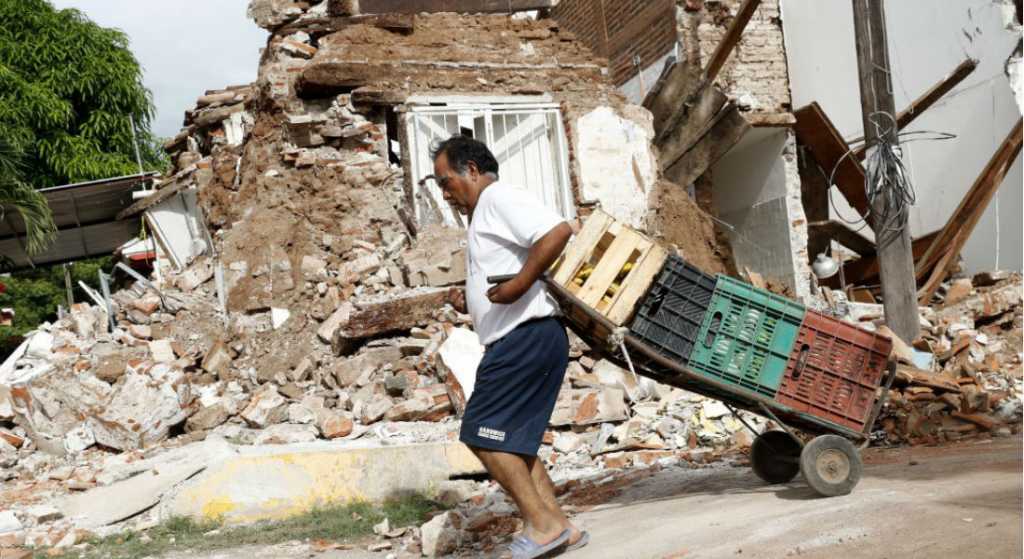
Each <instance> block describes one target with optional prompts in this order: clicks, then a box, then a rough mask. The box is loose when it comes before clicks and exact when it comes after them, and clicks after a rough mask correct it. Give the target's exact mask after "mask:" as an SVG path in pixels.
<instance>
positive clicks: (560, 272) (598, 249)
mask: <svg viewBox="0 0 1024 559" xmlns="http://www.w3.org/2000/svg"><path fill="white" fill-rule="evenodd" d="M667 257H668V252H667V250H666V249H664V248H663V247H661V246H659V245H658V244H657V243H655V242H654V241H652V240H651V239H649V238H648V237H646V236H644V235H643V234H641V233H638V232H636V231H634V230H633V229H631V228H629V227H627V226H625V225H623V224H621V223H618V222H616V221H615V220H614V219H613V218H612V217H611V216H610V215H608V214H606V213H604V212H602V211H600V210H597V211H595V212H594V213H593V214H591V215H590V217H588V218H587V220H586V222H585V223H584V224H583V227H582V229H581V230H580V232H579V233H578V234H577V235H576V236H575V237H574V238H573V240H572V241H571V242H570V243H569V246H567V247H566V250H565V252H564V254H563V256H562V258H561V259H560V260H559V261H558V262H557V263H556V264H555V266H553V268H552V271H551V278H552V280H553V281H554V282H555V283H557V284H559V285H561V286H563V287H564V288H565V289H566V290H568V291H569V292H570V293H572V294H573V295H574V296H576V297H577V298H579V299H580V300H581V301H583V302H584V303H586V304H587V305H588V306H590V307H591V308H593V309H595V310H596V311H597V312H598V313H600V314H602V315H603V316H605V317H607V318H608V319H609V320H611V321H612V322H613V323H615V324H616V325H622V324H624V323H626V322H627V321H628V320H629V319H630V318H631V317H632V315H633V311H634V309H635V307H636V305H637V303H638V302H639V300H640V298H641V297H643V295H644V294H645V293H646V292H647V289H648V288H649V287H650V285H651V283H652V282H653V281H654V279H655V277H656V276H657V274H658V272H660V271H661V268H662V266H663V265H664V263H665V260H666V258H667ZM627 263H631V264H632V268H631V269H630V271H629V272H628V273H626V274H625V276H624V277H623V278H622V279H621V280H620V281H619V283H618V284H617V289H616V290H615V292H614V293H613V294H612V295H611V297H610V298H609V299H606V296H607V294H608V290H609V288H611V287H612V285H613V284H614V283H615V281H616V279H619V276H620V274H621V273H622V269H623V267H624V266H625V265H626V264H627ZM585 266H591V267H592V268H593V269H592V271H591V272H590V275H589V277H587V279H586V280H584V281H583V282H582V285H579V284H577V283H575V278H576V277H577V275H578V274H579V273H580V271H581V270H582V269H583V268H584V267H585ZM569 313H570V315H571V314H572V310H571V309H570V310H569ZM570 318H572V317H571V316H570Z"/></svg>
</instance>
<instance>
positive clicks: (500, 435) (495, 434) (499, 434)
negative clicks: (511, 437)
mask: <svg viewBox="0 0 1024 559" xmlns="http://www.w3.org/2000/svg"><path fill="white" fill-rule="evenodd" d="M476 434H477V436H478V437H483V438H485V439H491V440H492V441H498V442H505V432H504V431H499V430H497V429H488V428H487V427H481V428H480V430H479V431H477V432H476Z"/></svg>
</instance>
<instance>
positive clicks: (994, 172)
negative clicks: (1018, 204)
mask: <svg viewBox="0 0 1024 559" xmlns="http://www.w3.org/2000/svg"><path fill="white" fill-rule="evenodd" d="M1020 150H1021V120H1018V121H1017V125H1016V126H1014V127H1013V129H1012V130H1010V133H1009V135H1007V136H1006V138H1005V139H1004V140H1003V143H1002V144H1000V145H999V148H998V149H997V150H996V152H995V153H994V154H993V155H992V157H991V158H990V159H989V161H988V163H986V164H985V167H984V168H983V169H982V170H981V173H980V174H979V175H978V177H977V178H976V179H974V184H972V185H971V188H970V189H969V190H968V191H967V194H965V195H964V197H963V199H961V200H960V204H959V205H958V206H957V208H956V210H954V211H953V214H952V215H951V216H950V217H949V220H948V221H947V222H946V225H944V226H943V227H942V229H940V230H939V235H938V236H937V237H936V238H935V240H934V241H933V242H932V245H931V246H930V247H929V248H928V251H927V252H926V253H925V255H924V256H923V257H921V259H920V260H918V263H917V268H918V269H917V274H918V279H920V278H921V277H922V276H924V274H925V272H926V271H927V268H928V267H930V266H932V265H934V264H935V263H936V262H938V261H939V258H940V256H941V254H942V253H944V252H946V249H947V248H948V247H950V246H951V244H952V243H953V242H954V240H955V237H956V236H957V234H958V232H959V231H960V230H961V229H962V228H963V227H964V226H966V225H970V227H972V228H973V226H974V224H975V223H976V222H977V219H978V218H980V217H981V213H982V212H984V209H985V206H987V205H988V201H989V200H990V199H991V197H992V195H993V194H994V193H995V191H996V189H998V188H999V184H1000V183H1001V182H1002V180H1003V178H1004V177H1005V176H1006V173H1007V172H1008V171H1009V170H1010V166H1011V165H1012V164H1013V161H1014V160H1015V159H1016V158H1017V154H1019V153H1020ZM979 208H980V211H979Z"/></svg>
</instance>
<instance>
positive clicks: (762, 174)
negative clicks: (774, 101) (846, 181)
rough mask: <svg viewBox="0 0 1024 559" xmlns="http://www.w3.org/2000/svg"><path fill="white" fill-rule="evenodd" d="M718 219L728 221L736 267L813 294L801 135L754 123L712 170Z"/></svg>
mask: <svg viewBox="0 0 1024 559" xmlns="http://www.w3.org/2000/svg"><path fill="white" fill-rule="evenodd" d="M711 177H712V181H713V183H714V186H713V190H712V194H713V198H714V204H715V210H716V211H717V213H718V216H719V219H721V220H722V221H724V222H725V223H727V224H728V227H727V229H729V241H730V244H731V245H732V251H733V258H734V259H735V263H736V267H737V269H739V270H741V271H742V270H743V269H744V268H746V267H749V268H750V269H751V270H753V271H755V272H758V273H760V274H762V275H765V276H768V277H771V278H776V279H779V280H782V281H784V282H786V283H787V284H789V286H790V287H792V288H793V290H794V293H796V295H797V296H798V297H805V296H808V295H809V294H810V285H809V283H808V282H809V278H810V268H809V266H808V262H807V218H806V216H805V215H804V212H803V205H802V204H801V199H800V174H799V171H798V170H797V162H796V140H795V137H794V135H793V133H792V131H791V130H789V129H786V128H755V129H753V130H751V131H750V132H748V133H747V135H746V136H744V138H743V140H742V141H741V142H740V143H739V144H737V145H736V146H735V147H734V148H733V149H732V150H730V151H729V153H728V154H726V156H725V157H723V158H722V159H721V160H720V161H719V162H718V163H716V164H715V165H714V166H713V167H712V169H711Z"/></svg>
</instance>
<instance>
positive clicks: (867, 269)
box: [824, 231, 939, 286]
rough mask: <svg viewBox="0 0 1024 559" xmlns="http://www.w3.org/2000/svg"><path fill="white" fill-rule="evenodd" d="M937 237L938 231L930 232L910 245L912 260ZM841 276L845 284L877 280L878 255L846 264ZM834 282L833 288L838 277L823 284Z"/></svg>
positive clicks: (863, 256) (836, 283)
mask: <svg viewBox="0 0 1024 559" xmlns="http://www.w3.org/2000/svg"><path fill="white" fill-rule="evenodd" d="M938 235H939V232H938V231H932V232H931V233H928V234H926V235H922V236H920V237H918V238H916V239H914V241H913V242H912V243H911V247H912V250H913V253H914V260H917V259H918V258H921V256H923V255H924V253H925V251H927V250H928V247H929V246H931V244H932V241H934V240H935V237H937V236H938ZM843 275H845V276H846V282H847V283H849V284H851V285H853V284H865V283H871V282H872V280H875V281H877V280H878V255H877V254H875V252H874V251H872V252H871V254H865V255H861V257H860V258H858V259H857V260H853V261H851V262H847V263H846V265H845V266H844V267H843ZM833 281H834V282H835V286H838V285H839V276H838V275H836V276H832V277H831V278H829V280H828V281H826V282H824V283H825V284H826V285H829V286H833V283H832V282H833Z"/></svg>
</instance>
